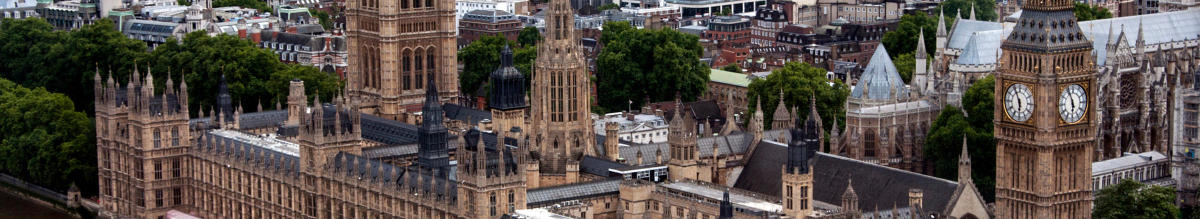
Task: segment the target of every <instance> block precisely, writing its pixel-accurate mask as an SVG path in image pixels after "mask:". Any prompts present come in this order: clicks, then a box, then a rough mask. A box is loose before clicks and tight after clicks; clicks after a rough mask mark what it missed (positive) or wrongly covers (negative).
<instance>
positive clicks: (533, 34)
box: [517, 27, 542, 47]
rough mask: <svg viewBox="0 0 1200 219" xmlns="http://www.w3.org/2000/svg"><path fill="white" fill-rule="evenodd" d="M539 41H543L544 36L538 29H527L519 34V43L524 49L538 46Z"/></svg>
mask: <svg viewBox="0 0 1200 219" xmlns="http://www.w3.org/2000/svg"><path fill="white" fill-rule="evenodd" d="M538 41H542V34H541V33H540V32H538V29H537V27H525V29H521V32H520V33H517V43H519V44H520V46H522V47H530V46H536V45H537V43H538Z"/></svg>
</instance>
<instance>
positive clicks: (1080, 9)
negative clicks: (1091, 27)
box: [1075, 2, 1112, 21]
mask: <svg viewBox="0 0 1200 219" xmlns="http://www.w3.org/2000/svg"><path fill="white" fill-rule="evenodd" d="M1075 18H1077V19H1079V21H1090V20H1099V19H1108V18H1112V13H1110V12H1108V9H1107V8H1104V7H1098V6H1092V5H1089V4H1085V3H1079V2H1076V3H1075Z"/></svg>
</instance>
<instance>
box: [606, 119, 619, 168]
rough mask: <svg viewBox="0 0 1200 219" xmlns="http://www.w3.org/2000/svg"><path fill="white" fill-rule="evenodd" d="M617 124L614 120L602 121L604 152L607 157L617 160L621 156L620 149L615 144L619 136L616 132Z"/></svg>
mask: <svg viewBox="0 0 1200 219" xmlns="http://www.w3.org/2000/svg"><path fill="white" fill-rule="evenodd" d="M619 126H620V125H617V123H616V122H608V123H604V152H605V153H606V155H607V157H608V159H609V160H612V161H617V159H618V158H619V157H620V156H621V155H620V152H621V151H620V148H618V144H617V143H618V139H619V138H620V136H618V134H617V132H618V130H619Z"/></svg>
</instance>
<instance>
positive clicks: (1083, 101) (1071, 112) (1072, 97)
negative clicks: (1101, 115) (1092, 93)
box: [1058, 84, 1087, 123]
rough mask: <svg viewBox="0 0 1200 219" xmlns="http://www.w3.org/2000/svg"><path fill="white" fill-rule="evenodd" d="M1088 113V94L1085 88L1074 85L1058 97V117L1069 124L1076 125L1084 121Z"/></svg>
mask: <svg viewBox="0 0 1200 219" xmlns="http://www.w3.org/2000/svg"><path fill="white" fill-rule="evenodd" d="M1085 111H1087V92H1086V91H1084V90H1083V86H1079V85H1078V84H1072V85H1069V86H1067V88H1065V89H1063V90H1062V94H1060V95H1059V96H1058V115H1059V116H1061V117H1062V120H1063V121H1065V122H1067V123H1076V122H1079V120H1080V119H1083V114H1084V112H1085Z"/></svg>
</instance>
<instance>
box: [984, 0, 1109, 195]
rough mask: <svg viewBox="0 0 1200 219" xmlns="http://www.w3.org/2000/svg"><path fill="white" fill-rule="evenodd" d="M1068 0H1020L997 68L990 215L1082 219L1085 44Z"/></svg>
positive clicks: (1088, 87) (1091, 73) (1088, 84)
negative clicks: (992, 210) (1022, 2)
mask: <svg viewBox="0 0 1200 219" xmlns="http://www.w3.org/2000/svg"><path fill="white" fill-rule="evenodd" d="M1073 2H1074V1H1072V0H1027V1H1025V5H1023V6H1022V9H1023V10H1024V12H1022V13H1021V18H1020V19H1019V20H1018V21H1017V23H1016V27H1014V28H1013V31H1012V34H1010V35H1009V36H1008V38H1006V39H1005V41H1004V43H1003V45H1002V46H1001V49H1003V51H1004V53H1003V56H1002V57H1001V60H1000V62H1001V63H1000V68H999V70H998V72H997V73H996V90H995V95H996V98H995V100H996V104H995V105H996V110H995V115H994V119H995V136H996V140H997V143H996V203H997V204H996V216H997V217H998V218H1089V217H1090V215H1091V212H1092V189H1091V188H1092V180H1091V172H1092V170H1091V163H1092V159H1093V158H1092V151H1093V149H1094V148H1095V143H1094V142H1095V141H1094V140H1095V136H1096V123H1095V120H1096V116H1095V115H1096V113H1095V112H1096V110H1095V109H1096V107H1095V104H1092V101H1093V99H1095V97H1096V86H1095V84H1096V76H1095V74H1096V73H1095V72H1096V71H1095V68H1094V67H1093V65H1094V61H1093V57H1092V56H1091V50H1092V46H1091V45H1092V43H1091V40H1089V39H1088V38H1087V37H1086V36H1084V35H1083V33H1081V32H1080V30H1079V27H1078V26H1077V24H1078V21H1077V20H1076V18H1075V13H1074V11H1073V8H1074V5H1073V4H1074V3H1073Z"/></svg>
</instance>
